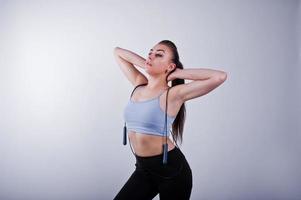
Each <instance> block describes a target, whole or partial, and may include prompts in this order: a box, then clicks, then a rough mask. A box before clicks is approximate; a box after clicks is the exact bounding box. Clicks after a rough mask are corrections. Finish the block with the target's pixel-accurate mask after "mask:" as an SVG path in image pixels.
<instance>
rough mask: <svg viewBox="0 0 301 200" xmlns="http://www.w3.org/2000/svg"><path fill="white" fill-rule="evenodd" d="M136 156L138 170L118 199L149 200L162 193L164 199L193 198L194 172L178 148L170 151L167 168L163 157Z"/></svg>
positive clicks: (184, 199) (162, 199) (161, 196)
mask: <svg viewBox="0 0 301 200" xmlns="http://www.w3.org/2000/svg"><path fill="white" fill-rule="evenodd" d="M134 155H135V157H136V163H135V166H136V168H135V171H134V172H133V173H132V175H131V176H130V178H129V179H128V180H127V182H126V183H125V185H124V186H123V187H122V188H121V190H120V191H119V192H118V194H117V195H116V196H115V197H114V200H136V199H137V200H148V199H153V198H154V197H155V196H156V195H157V194H158V193H159V197H160V200H164V199H168V200H170V199H178V200H186V199H189V198H190V194H191V190H192V171H191V168H190V166H189V164H188V162H187V160H186V158H185V156H184V154H183V153H182V152H181V150H180V149H179V148H178V147H177V146H175V147H174V148H173V149H172V150H170V151H168V162H167V164H165V165H163V163H162V159H163V154H159V155H154V156H147V157H141V156H138V155H136V154H134Z"/></svg>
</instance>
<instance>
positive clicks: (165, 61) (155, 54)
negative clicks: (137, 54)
mask: <svg viewBox="0 0 301 200" xmlns="http://www.w3.org/2000/svg"><path fill="white" fill-rule="evenodd" d="M171 59H172V51H171V50H170V49H169V48H168V47H167V46H166V45H163V44H157V45H155V46H154V47H153V48H152V49H150V51H149V53H148V57H147V59H146V62H145V70H146V71H147V73H149V74H151V75H160V74H165V71H166V70H168V71H171V70H172V69H173V68H174V67H175V64H174V63H172V60H171ZM167 74H168V73H167Z"/></svg>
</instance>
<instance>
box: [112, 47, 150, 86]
mask: <svg viewBox="0 0 301 200" xmlns="http://www.w3.org/2000/svg"><path fill="white" fill-rule="evenodd" d="M114 57H115V59H116V61H117V63H118V65H119V67H120V68H121V70H122V72H123V73H124V75H125V76H126V77H127V79H128V80H129V81H130V82H131V83H132V84H133V85H134V86H136V85H138V84H143V83H147V78H146V77H145V76H144V74H142V73H141V72H140V71H139V70H138V69H136V67H135V66H134V65H137V66H138V67H141V68H143V69H144V68H145V59H144V58H143V57H141V56H139V55H138V54H136V53H134V52H132V51H130V50H127V49H123V48H120V47H115V48H114Z"/></svg>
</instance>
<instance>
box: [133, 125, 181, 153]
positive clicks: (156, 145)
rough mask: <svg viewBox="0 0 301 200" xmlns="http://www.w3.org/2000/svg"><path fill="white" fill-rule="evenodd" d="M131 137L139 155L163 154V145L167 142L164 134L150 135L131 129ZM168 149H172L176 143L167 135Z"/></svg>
mask: <svg viewBox="0 0 301 200" xmlns="http://www.w3.org/2000/svg"><path fill="white" fill-rule="evenodd" d="M128 135H129V138H130V142H131V145H132V148H133V150H134V152H135V154H136V155H138V156H154V155H159V154H162V152H163V148H162V145H163V144H164V143H165V140H166V138H165V137H162V136H156V135H149V134H143V133H138V132H135V131H129V134H128ZM167 144H168V151H170V150H172V149H173V148H174V147H175V145H174V143H173V142H172V141H171V139H170V138H169V137H167Z"/></svg>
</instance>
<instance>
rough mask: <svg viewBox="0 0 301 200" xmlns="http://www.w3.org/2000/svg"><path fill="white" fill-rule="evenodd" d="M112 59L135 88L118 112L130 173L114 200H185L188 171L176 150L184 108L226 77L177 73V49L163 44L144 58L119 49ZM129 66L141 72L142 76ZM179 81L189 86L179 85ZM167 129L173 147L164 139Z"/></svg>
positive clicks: (222, 74)
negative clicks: (131, 163) (121, 114)
mask: <svg viewBox="0 0 301 200" xmlns="http://www.w3.org/2000/svg"><path fill="white" fill-rule="evenodd" d="M114 56H115V58H116V61H117V63H118V65H119V66H120V68H121V70H122V72H123V73H124V75H125V76H126V77H127V79H128V80H129V81H130V82H131V84H132V85H133V86H135V87H134V89H133V91H132V94H131V97H130V100H129V102H128V104H127V106H126V108H125V110H124V118H125V129H124V131H125V134H126V131H128V139H129V141H130V142H129V143H130V147H131V150H132V151H133V154H134V156H135V158H136V163H135V166H136V168H135V171H134V172H133V173H132V175H131V176H130V177H129V179H128V180H127V182H126V183H125V185H124V186H123V187H122V188H121V190H120V191H119V192H118V194H117V195H116V196H115V198H114V200H121V199H127V200H136V199H137V200H138V199H139V200H147V199H153V198H154V197H155V196H156V195H157V194H158V193H159V197H160V199H168V200H170V199H177V200H182V199H183V200H186V199H189V198H190V194H191V190H192V171H191V168H190V166H189V164H188V162H187V160H186V158H185V156H184V154H183V153H182V151H181V150H180V149H179V148H178V145H177V141H178V140H179V141H180V142H181V143H182V139H183V127H184V121H185V105H184V103H185V102H186V101H188V100H190V99H194V98H197V97H200V96H202V95H205V94H207V93H208V92H210V91H212V90H213V89H215V88H216V87H218V86H219V85H220V84H222V83H223V82H224V81H225V80H226V77H227V74H226V73H225V72H224V71H218V70H213V69H204V68H197V69H183V65H182V63H181V62H180V60H179V54H178V50H177V47H176V45H175V44H174V43H173V42H171V41H169V40H162V41H160V42H159V43H157V44H156V45H155V46H154V47H153V48H152V49H150V51H149V54H148V57H147V58H146V59H144V58H143V57H141V56H139V55H137V54H136V53H134V52H132V51H130V50H126V49H123V48H120V47H115V49H114ZM134 65H136V66H138V67H141V68H142V69H144V70H145V72H146V75H147V77H146V76H145V75H144V74H142V73H141V72H140V71H139V70H137V69H136V68H135V66H134ZM185 79H188V80H192V81H191V82H189V83H186V84H185V81H184V80H185ZM169 81H171V87H169V86H168V83H169ZM164 116H165V117H164ZM171 127H172V131H171V135H172V138H173V141H174V142H175V143H174V142H173V141H171V139H170V138H169V137H168V136H169V133H167V130H170V128H171ZM164 136H165V137H164ZM164 138H165V141H164ZM124 139H125V140H124V144H126V140H127V139H126V138H124ZM132 147H133V148H132ZM162 160H163V162H162Z"/></svg>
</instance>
